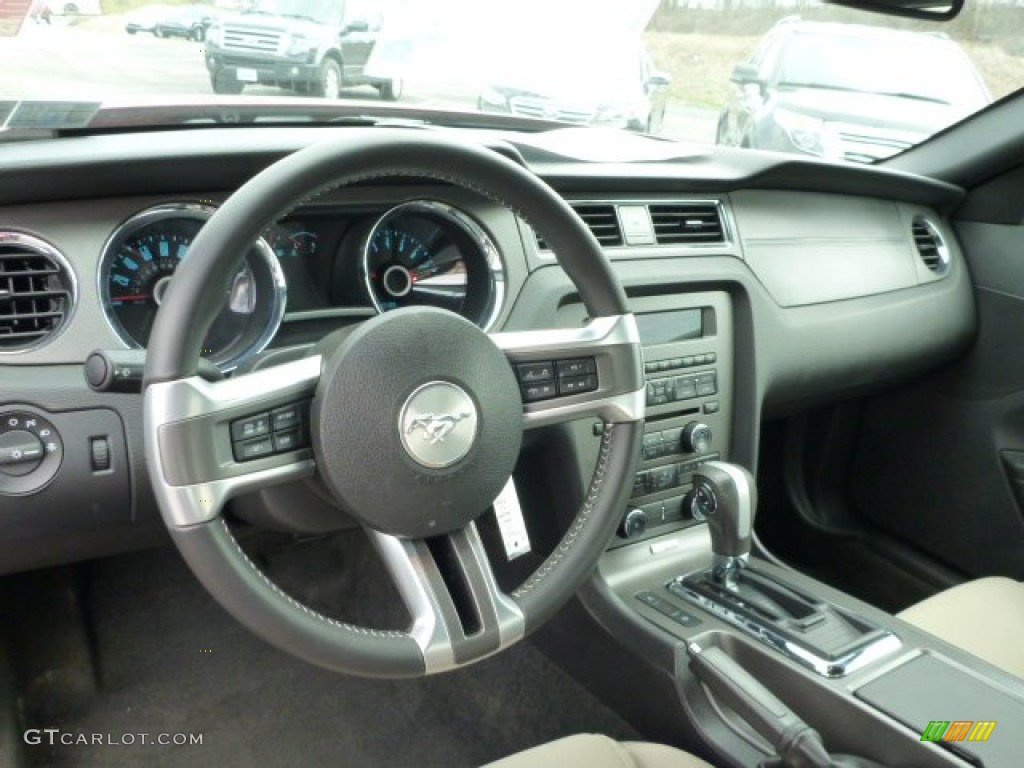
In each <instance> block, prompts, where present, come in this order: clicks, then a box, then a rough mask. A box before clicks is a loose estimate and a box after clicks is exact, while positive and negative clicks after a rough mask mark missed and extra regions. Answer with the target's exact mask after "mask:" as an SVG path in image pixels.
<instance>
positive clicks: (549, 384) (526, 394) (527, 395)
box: [523, 381, 558, 403]
mask: <svg viewBox="0 0 1024 768" xmlns="http://www.w3.org/2000/svg"><path fill="white" fill-rule="evenodd" d="M557 394H558V388H557V387H556V386H555V382H553V381H544V382H538V383H536V384H524V385H523V400H524V401H526V402H527V403H533V402H536V401H537V400H547V399H548V398H551V397H555V396H556V395H557Z"/></svg>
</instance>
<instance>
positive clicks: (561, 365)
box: [555, 357, 597, 379]
mask: <svg viewBox="0 0 1024 768" xmlns="http://www.w3.org/2000/svg"><path fill="white" fill-rule="evenodd" d="M555 366H556V367H557V369H558V378H560V379H563V378H565V377H567V376H585V375H587V374H590V373H597V363H596V362H595V361H594V358H592V357H581V358H577V359H575V360H559V361H558V362H557V363H555Z"/></svg>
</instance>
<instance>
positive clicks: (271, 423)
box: [231, 400, 310, 461]
mask: <svg viewBox="0 0 1024 768" xmlns="http://www.w3.org/2000/svg"><path fill="white" fill-rule="evenodd" d="M309 403H310V401H309V400H301V401H299V402H296V403H289V404H288V405H284V406H281V407H280V408H275V409H274V410H272V411H269V412H266V413H257V414H255V415H254V416H246V417H245V418H241V419H235V420H234V421H232V422H231V447H232V449H233V452H234V456H235V461H252V460H254V459H262V458H264V457H265V456H271V455H273V454H276V453H287V452H288V451H296V450H299V449H300V448H308V447H309V431H308V429H307V428H306V426H307V424H308V421H309V419H308V416H307V414H308V413H309Z"/></svg>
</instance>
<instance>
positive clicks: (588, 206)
mask: <svg viewBox="0 0 1024 768" xmlns="http://www.w3.org/2000/svg"><path fill="white" fill-rule="evenodd" d="M572 209H573V210H574V211H576V213H577V214H579V217H580V218H581V219H583V223H584V224H586V225H587V228H588V229H589V230H590V231H591V232H593V233H594V237H596V238H597V242H599V243H600V244H601V245H602V246H604V247H605V248H610V247H613V246H616V245H622V228H621V227H620V226H619V217H618V215H617V214H616V213H615V206H614V205H612V204H611V203H572ZM537 247H538V248H541V249H543V250H548V245H547V243H545V242H544V240H543V238H541V236H540V234H539V233H538V234H537Z"/></svg>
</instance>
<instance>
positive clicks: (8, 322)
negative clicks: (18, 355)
mask: <svg viewBox="0 0 1024 768" xmlns="http://www.w3.org/2000/svg"><path fill="white" fill-rule="evenodd" d="M74 299H75V280H74V276H73V274H72V272H71V268H70V266H69V265H68V263H67V261H66V260H65V259H64V257H63V256H62V255H61V254H60V253H59V252H58V251H57V250H56V249H55V248H54V247H53V246H51V245H49V244H48V243H46V242H44V241H42V240H40V239H38V238H36V237H32V236H31V235H25V234H22V233H20V232H0V352H17V351H21V350H24V349H28V348H31V347H37V346H39V345H40V344H43V343H45V342H46V341H47V340H48V339H49V338H51V337H52V336H54V335H55V334H56V333H57V332H58V331H60V330H61V328H63V327H64V323H65V321H66V320H67V318H68V316H69V315H70V314H71V307H72V305H73V303H74Z"/></svg>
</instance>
